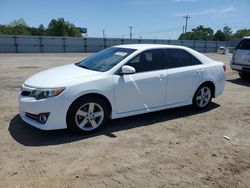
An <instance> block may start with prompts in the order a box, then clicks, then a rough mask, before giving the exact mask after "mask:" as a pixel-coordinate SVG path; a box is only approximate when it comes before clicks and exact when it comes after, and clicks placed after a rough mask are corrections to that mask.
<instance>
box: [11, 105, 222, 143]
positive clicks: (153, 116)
mask: <svg viewBox="0 0 250 188" xmlns="http://www.w3.org/2000/svg"><path fill="white" fill-rule="evenodd" d="M219 106H220V105H218V104H216V103H211V105H210V106H209V107H208V108H207V109H205V110H202V111H197V110H194V109H193V108H192V107H191V106H185V107H180V108H174V109H168V110H163V111H158V112H153V113H148V114H142V115H137V116H132V117H127V118H121V119H116V120H112V121H110V122H109V123H108V124H107V125H106V126H104V127H103V128H102V129H101V130H99V131H98V132H97V133H93V134H88V135H79V134H74V133H72V132H71V131H70V130H67V129H65V130H54V131H43V130H39V129H36V128H34V127H32V126H30V125H28V124H27V123H25V122H23V121H22V119H21V118H20V116H19V114H17V115H16V116H15V117H13V119H12V120H11V121H10V124H9V132H10V135H11V136H12V137H13V139H14V140H16V141H17V142H18V143H20V144H22V145H24V146H48V145H59V144H65V143H70V142H74V141H78V140H83V139H88V138H93V137H96V136H100V135H106V136H108V137H110V138H115V137H117V136H116V135H115V134H114V133H115V132H119V131H123V130H128V129H133V128H135V127H142V126H149V125H152V124H155V123H159V122H164V121H169V120H173V119H178V118H182V117H188V116H192V115H196V114H201V113H205V112H207V111H210V110H213V109H216V108H218V107H219Z"/></svg>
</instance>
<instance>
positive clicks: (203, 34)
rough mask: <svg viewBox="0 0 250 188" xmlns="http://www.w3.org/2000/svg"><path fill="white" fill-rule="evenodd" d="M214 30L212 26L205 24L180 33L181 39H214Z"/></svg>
mask: <svg viewBox="0 0 250 188" xmlns="http://www.w3.org/2000/svg"><path fill="white" fill-rule="evenodd" d="M213 34H214V31H213V29H211V28H210V27H204V26H203V25H200V26H198V27H197V28H194V29H192V31H191V32H187V33H183V34H181V35H180V37H179V39H180V40H212V39H213Z"/></svg>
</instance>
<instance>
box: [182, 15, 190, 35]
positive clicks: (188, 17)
mask: <svg viewBox="0 0 250 188" xmlns="http://www.w3.org/2000/svg"><path fill="white" fill-rule="evenodd" d="M183 18H185V19H186V25H185V33H187V25H188V19H190V18H191V17H190V16H188V15H186V16H183Z"/></svg>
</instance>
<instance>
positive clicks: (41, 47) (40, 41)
mask: <svg viewBox="0 0 250 188" xmlns="http://www.w3.org/2000/svg"><path fill="white" fill-rule="evenodd" d="M39 46H40V50H41V53H43V38H42V37H41V36H40V37H39Z"/></svg>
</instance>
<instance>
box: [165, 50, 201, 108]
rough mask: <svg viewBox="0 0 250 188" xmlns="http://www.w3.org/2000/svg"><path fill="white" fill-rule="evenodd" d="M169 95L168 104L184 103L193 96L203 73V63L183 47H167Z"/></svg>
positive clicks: (167, 97)
mask: <svg viewBox="0 0 250 188" xmlns="http://www.w3.org/2000/svg"><path fill="white" fill-rule="evenodd" d="M165 52H166V56H167V58H166V59H167V68H168V69H167V77H168V84H167V95H166V105H172V104H177V103H182V102H185V101H187V100H188V99H190V97H193V96H192V95H193V93H194V92H195V91H196V89H197V87H198V86H199V84H200V82H201V80H202V77H203V74H204V71H205V70H204V68H203V64H202V63H201V62H200V61H199V60H198V59H197V58H195V57H194V56H193V55H191V54H190V53H189V52H187V51H186V50H183V49H166V51H165Z"/></svg>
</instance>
